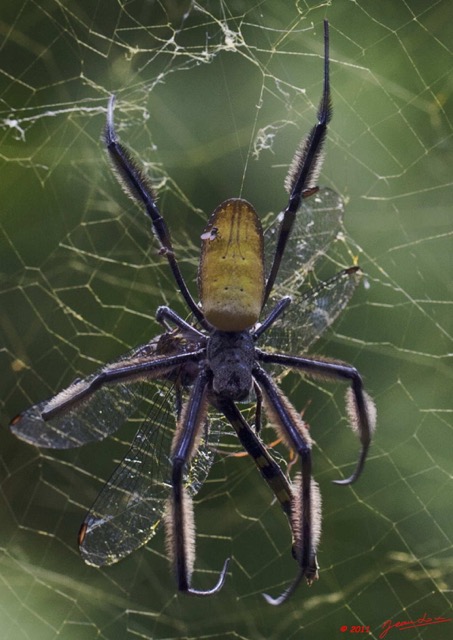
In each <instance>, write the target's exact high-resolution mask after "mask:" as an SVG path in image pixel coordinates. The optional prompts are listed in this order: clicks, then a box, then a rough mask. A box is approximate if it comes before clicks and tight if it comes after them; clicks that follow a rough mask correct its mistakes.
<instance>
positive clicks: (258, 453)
mask: <svg viewBox="0 0 453 640" xmlns="http://www.w3.org/2000/svg"><path fill="white" fill-rule="evenodd" d="M215 407H216V408H217V409H219V411H221V412H222V413H223V414H224V416H225V417H226V419H227V420H228V422H229V423H230V424H231V425H232V427H233V429H234V430H235V431H236V434H237V436H238V438H239V440H240V442H241V444H242V446H243V447H244V449H245V450H246V451H247V453H248V454H249V455H250V456H251V457H252V458H253V460H254V462H255V464H256V466H257V468H258V471H259V472H260V473H261V476H262V477H263V479H264V480H265V481H266V482H267V484H268V485H269V488H270V489H271V491H272V493H273V494H274V495H275V497H276V498H277V500H278V501H279V503H280V506H281V508H282V509H283V511H284V512H285V513H286V515H287V516H288V517H289V518H291V505H292V497H293V496H292V489H291V486H290V483H289V482H288V478H287V477H286V476H285V474H284V473H283V471H282V470H281V469H280V466H279V465H278V464H277V463H276V462H275V460H274V459H273V458H272V456H271V455H270V453H269V451H268V449H267V447H266V446H265V445H264V444H263V443H262V442H261V440H260V439H259V438H258V437H257V435H256V434H255V433H254V431H253V429H252V428H251V427H250V425H249V424H248V423H247V421H246V420H245V419H244V416H243V415H242V413H241V412H240V411H239V409H238V408H237V406H236V405H235V404H234V402H233V401H232V400H228V399H227V398H219V397H218V398H217V399H216V400H215Z"/></svg>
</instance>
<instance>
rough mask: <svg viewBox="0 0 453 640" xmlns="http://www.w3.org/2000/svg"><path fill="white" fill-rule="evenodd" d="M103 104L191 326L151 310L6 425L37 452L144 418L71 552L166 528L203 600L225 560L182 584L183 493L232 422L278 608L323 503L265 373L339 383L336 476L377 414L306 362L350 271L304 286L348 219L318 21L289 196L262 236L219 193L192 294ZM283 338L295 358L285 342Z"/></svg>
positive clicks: (177, 560)
mask: <svg viewBox="0 0 453 640" xmlns="http://www.w3.org/2000/svg"><path fill="white" fill-rule="evenodd" d="M114 104H115V98H114V97H113V96H112V97H111V98H110V100H109V105H108V110H107V123H106V127H105V132H104V139H105V145H106V147H107V151H108V155H109V158H110V160H111V162H112V165H113V168H114V170H115V173H116V175H117V177H118V179H119V182H120V184H121V186H122V187H123V189H124V190H125V191H126V193H127V194H128V195H129V196H130V197H131V198H132V199H133V200H135V201H137V202H138V203H139V204H140V205H141V206H142V207H143V208H144V210H145V212H146V214H147V215H148V216H149V218H150V221H151V227H152V230H153V232H154V235H155V236H156V238H157V241H158V242H159V245H160V251H159V253H160V255H161V256H162V257H163V258H165V259H166V260H167V262H168V265H169V268H170V270H171V273H172V274H173V278H174V282H175V285H176V287H177V289H178V290H179V292H180V294H181V296H182V298H183V300H184V301H185V303H186V305H187V308H188V313H189V318H190V320H191V321H190V322H189V321H187V320H185V319H184V318H182V317H181V316H180V315H178V314H177V313H176V312H175V311H173V310H172V309H171V308H170V307H168V306H160V307H159V308H158V309H157V312H156V320H157V322H158V323H159V324H160V325H161V326H162V327H163V332H162V333H161V334H160V335H158V336H155V337H154V338H152V339H151V340H150V341H149V342H148V343H146V344H144V345H141V346H139V347H137V348H135V349H132V350H131V351H129V352H128V353H126V354H124V355H122V356H121V357H120V358H118V359H116V360H114V361H113V362H110V363H109V364H106V365H105V366H103V367H101V368H100V369H99V370H97V371H95V372H94V373H93V374H92V375H90V376H88V377H86V378H81V379H76V380H74V381H73V382H72V383H71V384H70V385H69V386H68V387H67V388H66V389H64V390H63V391H60V392H59V393H57V395H55V396H54V397H52V398H50V399H48V400H45V401H43V402H40V403H38V404H35V405H33V406H32V407H30V408H29V409H27V410H25V411H23V412H22V413H20V414H19V415H18V416H16V417H15V418H14V419H13V420H12V422H11V425H10V428H11V430H12V432H13V433H14V434H15V435H16V436H17V437H18V438H20V439H21V440H24V441H25V442H28V443H30V444H32V445H35V446H37V447H43V448H52V449H66V448H72V447H80V446H83V445H86V444H88V443H90V442H94V441H99V440H102V439H104V438H106V437H108V436H111V435H112V434H113V433H114V432H115V431H116V430H117V429H119V428H120V427H121V426H122V425H123V424H124V423H125V422H127V421H128V420H129V419H130V418H131V417H133V416H137V415H138V416H139V417H140V426H139V428H138V430H137V432H136V435H135V437H134V438H133V441H132V443H131V446H130V448H129V449H128V451H127V453H126V455H125V457H124V459H123V460H122V461H121V462H120V464H119V465H118V467H117V468H116V470H115V471H114V472H113V475H112V476H111V477H110V479H109V480H108V481H107V482H106V484H105V485H104V487H103V488H102V490H101V492H100V494H99V495H98V497H97V499H96V500H95V502H94V504H93V506H92V507H91V509H90V510H89V512H88V514H87V515H86V517H85V519H84V521H83V524H82V526H81V529H80V532H79V537H78V543H79V548H80V552H81V555H82V557H83V559H84V560H85V562H87V563H88V564H91V565H94V566H98V567H99V566H105V565H109V564H112V563H115V562H117V561H119V560H121V559H123V558H125V557H126V556H128V555H129V554H130V553H132V552H133V551H134V550H136V549H138V548H139V547H141V546H143V545H144V544H146V543H147V542H148V541H149V540H150V539H151V538H152V536H153V535H154V533H155V532H156V530H157V528H158V526H159V525H160V523H161V522H164V524H165V528H166V536H167V542H168V544H167V547H168V551H169V556H170V560H171V564H172V566H173V570H174V573H175V576H176V582H177V588H178V590H179V591H181V592H185V593H187V594H191V595H195V596H210V595H213V594H215V593H217V592H219V591H220V589H221V588H222V586H223V584H224V582H225V579H226V575H227V573H228V566H229V559H227V560H226V561H225V562H224V564H223V568H222V569H221V571H220V573H219V577H218V579H217V581H216V583H215V584H214V585H213V586H211V587H209V588H204V589H201V588H195V587H194V586H193V584H192V578H193V574H194V566H195V533H194V507H193V497H194V496H195V495H196V493H197V492H198V490H199V489H200V487H201V486H202V485H203V483H204V481H205V480H206V478H207V476H208V474H209V471H210V469H211V466H212V464H213V461H214V455H215V448H216V444H217V443H218V441H219V439H220V438H221V437H222V431H223V430H224V428H225V425H226V424H230V425H231V426H232V428H233V431H234V432H235V434H236V435H237V437H238V440H239V442H240V443H241V445H242V447H243V448H244V450H245V451H246V452H247V453H248V454H249V455H250V457H251V458H252V460H253V461H254V462H255V464H256V466H257V469H258V471H259V473H260V474H261V476H262V478H263V480H264V481H265V482H266V484H267V485H268V487H269V489H270V490H271V492H272V493H273V494H274V496H275V498H276V500H277V502H278V503H279V504H280V506H281V508H282V510H283V512H284V513H285V514H286V516H287V519H288V523H289V527H290V530H291V534H292V555H293V558H294V560H295V561H296V564H297V571H296V574H295V576H294V578H293V579H292V581H291V582H290V584H289V586H288V587H286V588H285V590H284V591H283V592H282V593H281V594H280V595H279V596H277V597H272V596H271V595H269V594H263V596H264V597H265V599H266V600H267V602H268V603H269V604H272V605H280V604H282V603H283V602H285V601H286V600H288V599H289V598H290V597H291V595H292V594H293V593H294V592H295V590H296V588H297V587H298V585H299V583H300V582H301V581H302V580H303V579H304V578H305V580H306V581H307V583H308V584H309V585H310V584H311V583H312V582H313V581H314V580H315V579H316V578H318V563H317V558H316V552H317V547H318V544H319V538H320V519H321V506H320V502H321V501H320V493H319V487H318V484H317V483H316V481H315V480H314V478H313V473H312V454H311V450H312V439H311V437H310V434H309V432H308V429H307V426H306V424H305V423H304V421H303V419H302V417H301V415H300V413H298V411H297V410H296V408H295V407H294V405H293V404H292V402H291V401H290V399H289V398H288V397H287V396H286V395H284V394H283V392H282V391H281V390H280V388H279V386H278V384H277V382H276V380H275V379H274V371H275V370H276V369H280V370H283V371H286V370H294V371H296V372H299V373H300V374H302V375H304V376H307V377H311V378H315V379H323V380H331V381H340V382H341V381H342V382H345V383H347V384H348V389H347V394H346V411H347V414H348V417H349V422H350V424H351V427H352V428H353V430H354V431H355V432H356V433H357V435H358V437H359V441H360V452H359V457H358V461H357V464H356V467H355V470H354V472H353V473H352V475H351V476H350V477H349V478H346V479H340V480H337V481H336V482H337V483H338V484H341V485H348V484H351V483H353V482H355V481H356V480H357V479H358V478H359V476H360V474H361V472H362V470H363V467H364V463H365V459H366V456H367V452H368V449H369V445H370V441H371V437H372V432H373V430H374V428H375V423H376V412H375V407H374V404H373V401H372V400H371V398H370V396H369V395H368V393H367V392H366V391H365V390H364V388H363V382H362V378H361V376H360V374H359V372H358V371H357V370H356V369H355V368H354V367H353V366H352V365H350V364H347V363H344V362H340V361H336V360H332V359H328V358H324V357H321V356H308V355H306V352H307V350H308V348H309V347H310V346H311V345H312V343H314V342H315V341H316V340H317V339H318V338H319V337H320V336H321V335H322V334H323V333H324V331H325V330H326V329H327V328H328V327H329V326H330V325H331V324H332V323H333V322H334V320H335V319H336V318H337V317H338V315H339V314H340V313H341V312H342V311H343V309H344V308H345V307H346V305H347V304H348V302H349V300H350V298H351V296H352V295H353V293H354V290H355V289H356V287H357V285H358V283H359V282H360V280H361V277H362V272H361V270H360V268H359V267H358V266H357V265H356V264H354V265H352V266H350V267H348V268H346V269H343V270H342V271H340V272H339V273H337V274H336V275H334V276H333V277H331V278H330V279H328V280H326V281H323V282H320V283H318V284H316V285H315V286H313V287H310V288H308V289H306V290H304V288H303V284H304V282H305V280H306V279H307V276H308V274H309V272H310V271H311V270H312V269H313V266H314V264H315V263H316V261H317V260H318V259H319V258H320V257H322V256H323V255H325V253H326V251H327V250H328V248H329V246H330V245H331V243H332V242H333V241H334V240H335V239H336V238H337V236H338V234H339V233H340V232H341V229H342V221H343V214H344V204H343V201H342V199H341V197H340V196H339V195H338V194H337V193H335V192H334V191H332V190H330V189H327V188H320V187H319V186H318V184H317V182H318V176H319V173H320V170H321V165H322V160H323V147H324V142H325V139H326V136H327V127H328V124H329V122H330V119H331V115H332V107H331V96H330V81H329V31H328V23H327V21H325V22H324V81H323V92H322V96H321V100H320V104H319V108H318V114H317V122H316V124H315V125H314V126H313V128H312V129H311V131H310V132H309V134H308V136H307V137H306V138H305V139H304V140H303V141H302V143H301V144H300V146H299V148H298V149H297V151H296V153H295V156H294V159H293V161H292V163H291V166H290V169H289V173H288V177H287V179H286V183H285V186H286V189H287V191H288V193H289V198H288V202H287V204H286V206H285V208H284V209H283V211H282V212H281V213H280V214H279V215H278V216H277V217H276V218H275V220H273V221H272V222H271V224H270V225H269V226H268V228H267V229H266V230H265V231H263V226H262V223H261V221H260V218H259V217H258V215H257V213H256V211H255V209H254V207H253V206H252V205H251V204H250V203H249V202H247V201H246V200H244V199H242V198H231V199H228V200H225V201H224V202H223V203H222V204H220V205H219V206H218V207H217V208H216V209H215V210H214V212H213V213H212V215H211V217H210V218H209V220H208V223H207V226H206V228H205V229H204V231H203V233H202V234H201V253H200V261H199V267H198V293H199V302H197V301H196V300H195V299H194V298H193V297H192V294H191V293H190V291H189V288H188V286H187V284H186V281H185V279H184V277H183V275H182V272H181V270H180V267H179V264H178V261H177V257H176V252H175V249H174V246H173V242H172V238H171V235H170V231H169V228H168V226H167V224H166V222H165V220H164V218H163V217H162V215H161V212H160V210H159V208H158V206H157V203H156V194H155V193H154V191H153V187H152V185H151V183H150V182H149V180H148V179H147V178H146V177H145V175H144V173H143V171H142V170H141V168H140V164H139V162H138V161H137V160H136V159H135V158H134V157H133V156H132V155H131V153H130V152H129V151H128V150H127V149H126V147H124V146H123V145H122V144H121V143H120V141H119V139H118V136H117V134H116V131H115V126H114ZM288 292H289V293H291V295H288ZM288 347H290V349H291V353H287V352H285V351H284V349H285V348H286V349H287V348H288ZM298 353H302V354H303V355H295V354H298ZM243 403H249V405H250V403H251V405H252V406H253V410H252V411H250V410H248V411H246V410H245V409H244V406H245V405H244V404H243ZM264 420H265V421H266V423H269V424H270V425H271V426H272V427H273V428H274V429H275V430H276V432H277V434H278V437H279V438H280V439H281V440H282V442H283V443H284V445H286V447H287V448H288V449H289V450H290V451H291V452H294V453H295V454H297V456H298V461H299V462H298V464H299V466H300V470H299V473H298V474H297V475H296V477H295V478H294V480H290V479H289V478H288V477H287V475H286V474H285V473H284V471H283V470H282V468H281V467H280V465H279V464H278V463H277V462H276V460H275V459H274V456H273V455H272V453H271V451H270V448H269V447H267V446H266V445H265V444H264V442H263V440H262V438H261V432H262V429H261V427H262V423H263V421H264Z"/></svg>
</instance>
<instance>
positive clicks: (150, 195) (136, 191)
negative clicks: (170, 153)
mask: <svg viewBox="0 0 453 640" xmlns="http://www.w3.org/2000/svg"><path fill="white" fill-rule="evenodd" d="M114 106H115V96H111V97H110V100H109V105H108V110H107V124H106V127H105V132H104V137H105V143H106V145H107V150H108V153H109V157H110V160H111V162H112V165H113V167H114V169H115V172H116V175H117V177H118V180H119V182H120V184H121V186H122V187H123V189H124V191H125V192H126V193H127V195H128V196H129V197H131V198H132V199H133V200H136V201H138V202H139V203H141V204H143V205H144V206H145V210H146V213H147V214H148V216H149V217H150V219H151V223H152V228H153V230H154V233H155V235H156V236H157V238H158V240H159V242H160V245H161V253H162V254H163V255H165V256H166V258H167V260H168V263H169V265H170V268H171V271H172V273H173V277H174V279H175V281H176V285H177V287H178V289H179V290H180V292H181V294H182V296H183V298H184V300H185V301H186V303H187V305H188V307H189V309H190V310H191V312H192V313H193V314H194V316H195V318H196V319H197V321H198V322H199V323H200V325H201V326H202V327H204V328H205V329H209V328H210V325H209V323H208V322H207V321H206V319H205V317H204V315H203V313H202V311H201V309H200V307H199V306H198V305H197V303H196V302H195V300H194V299H193V297H192V295H191V293H190V291H189V289H188V287H187V285H186V282H185V280H184V278H183V275H182V273H181V270H180V268H179V265H178V262H177V260H176V257H175V253H174V250H173V245H172V241H171V236H170V231H169V229H168V226H167V224H166V222H165V220H164V219H163V218H162V216H161V214H160V211H159V208H158V206H157V204H156V196H155V194H154V192H153V189H152V187H151V185H150V184H149V182H148V181H147V179H146V178H145V176H144V175H143V173H142V172H141V170H140V169H139V167H138V165H137V163H136V161H135V160H134V159H133V158H132V156H131V155H130V153H129V152H128V151H127V149H125V147H123V145H122V144H121V143H120V142H118V138H117V135H116V132H115V126H114V121H113V112H114Z"/></svg>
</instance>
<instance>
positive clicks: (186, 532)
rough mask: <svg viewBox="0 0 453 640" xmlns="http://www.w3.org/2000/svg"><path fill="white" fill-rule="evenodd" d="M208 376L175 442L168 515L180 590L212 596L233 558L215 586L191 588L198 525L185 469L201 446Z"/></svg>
mask: <svg viewBox="0 0 453 640" xmlns="http://www.w3.org/2000/svg"><path fill="white" fill-rule="evenodd" d="M207 381H208V376H207V374H206V372H204V371H203V372H201V373H200V374H199V375H198V377H197V379H196V380H195V383H194V385H193V388H192V392H191V394H190V397H189V399H188V401H187V402H186V404H185V405H184V408H183V411H182V415H181V419H180V421H179V422H178V425H177V430H176V433H175V436H174V439H173V445H172V453H171V460H172V478H171V483H172V498H171V499H170V501H169V504H168V507H167V513H166V518H165V523H166V528H167V542H168V550H169V555H170V557H171V559H172V561H173V564H174V568H175V572H176V578H177V581H178V589H179V590H180V591H184V592H186V593H188V594H190V595H196V596H210V595H213V594H214V593H217V592H218V591H220V589H221V588H222V586H223V583H224V582H225V577H226V572H227V569H228V564H229V561H230V560H229V558H227V559H226V560H225V563H224V565H223V569H222V571H221V572H220V576H219V579H218V581H217V583H216V585H215V586H214V587H212V589H207V590H206V591H201V590H198V589H193V588H192V587H191V575H192V571H193V565H194V561H195V528H194V514H193V503H192V498H191V496H190V495H189V493H188V492H187V490H186V489H185V487H184V483H183V481H184V471H185V469H186V467H187V464H188V462H189V461H190V460H191V458H192V457H193V455H194V453H195V452H196V450H197V448H198V441H199V438H200V436H201V435H202V431H203V426H204V424H205V418H206V411H207V399H206V385H207Z"/></svg>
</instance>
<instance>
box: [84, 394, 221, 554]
mask: <svg viewBox="0 0 453 640" xmlns="http://www.w3.org/2000/svg"><path fill="white" fill-rule="evenodd" d="M184 395H185V394H184ZM151 407H152V408H151V411H150V412H149V414H148V416H147V417H146V419H145V420H144V421H143V422H142V424H141V426H140V428H139V430H138V431H137V433H136V435H135V438H134V440H133V442H132V445H131V447H130V448H129V450H128V452H127V454H126V455H125V457H124V458H123V460H122V461H121V463H120V464H119V465H118V467H117V468H116V470H115V471H114V473H113V474H112V476H111V477H110V479H109V480H108V482H107V483H106V484H105V485H104V487H103V489H102V491H101V492H100V494H99V495H98V497H97V499H96V501H95V503H94V504H93V506H92V507H91V509H90V511H89V513H88V514H87V516H86V518H85V521H84V523H83V525H82V528H81V533H80V537H79V544H80V552H81V554H82V557H83V558H84V560H85V562H87V563H88V564H92V565H95V566H102V565H108V564H113V563H115V562H117V561H118V560H121V559H122V558H124V557H125V556H127V555H129V554H130V553H132V552H133V551H134V550H136V549H138V548H139V547H141V546H142V545H144V544H146V543H147V542H148V541H149V540H150V539H151V538H152V537H153V536H154V534H155V533H156V531H157V529H158V527H159V525H160V523H161V521H162V517H163V513H164V511H165V507H166V503H167V500H168V498H169V497H170V495H171V491H172V488H171V470H172V465H171V460H170V450H171V444H172V439H173V434H174V430H175V412H174V407H175V394H174V385H172V386H171V387H170V388H166V389H165V390H163V389H161V390H159V391H157V392H156V393H155V395H154V397H153V400H152V403H151ZM208 432H209V441H208V440H207V434H208ZM218 436H219V431H218V429H217V428H216V429H213V430H212V431H210V429H209V428H208V424H206V425H205V429H204V436H203V439H202V442H201V445H200V448H199V450H198V452H197V454H196V456H195V457H194V458H193V460H192V461H191V464H190V466H189V469H188V471H187V474H186V479H185V486H186V488H187V490H188V492H189V493H190V494H191V495H194V494H196V493H197V492H198V490H199V489H200V487H201V485H202V484H203V482H204V481H205V479H206V477H207V475H208V473H209V470H210V468H211V465H212V463H213V461H214V455H215V454H214V449H213V445H215V444H216V443H217V442H218Z"/></svg>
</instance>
